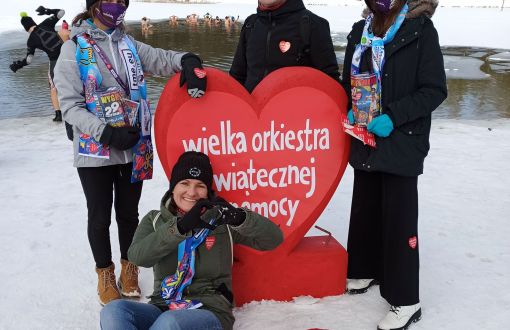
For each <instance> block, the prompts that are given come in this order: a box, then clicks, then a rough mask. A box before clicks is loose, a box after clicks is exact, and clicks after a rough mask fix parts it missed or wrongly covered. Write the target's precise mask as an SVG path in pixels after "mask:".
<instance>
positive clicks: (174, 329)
mask: <svg viewBox="0 0 510 330" xmlns="http://www.w3.org/2000/svg"><path fill="white" fill-rule="evenodd" d="M100 324H101V329H103V330H116V329H118V330H131V329H136V330H141V329H151V330H158V329H161V330H163V329H165V330H187V329H193V330H222V329H223V328H222V326H221V323H220V321H219V320H218V318H217V317H216V316H215V315H214V313H213V312H211V311H208V310H205V309H185V310H178V311H170V310H168V311H165V312H163V311H161V309H159V308H158V307H156V306H154V305H151V304H146V303H139V302H136V301H129V300H120V299H119V300H114V301H112V302H110V303H108V304H106V305H105V306H104V307H103V309H102V310H101V321H100Z"/></svg>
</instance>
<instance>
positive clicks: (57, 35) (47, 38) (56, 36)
mask: <svg viewBox="0 0 510 330" xmlns="http://www.w3.org/2000/svg"><path fill="white" fill-rule="evenodd" d="M36 11H37V13H38V15H51V16H50V17H48V18H46V19H45V20H44V21H42V22H41V23H40V24H36V23H35V22H34V20H33V19H32V17H30V16H28V15H27V13H26V12H21V13H20V16H21V25H23V27H24V28H25V30H26V31H27V32H28V33H29V34H30V35H29V37H28V40H27V55H26V56H25V58H24V59H22V60H17V61H14V62H12V64H11V65H10V66H9V67H10V68H11V70H12V72H17V71H18V70H19V69H21V68H23V67H24V66H27V65H29V64H30V63H32V59H33V58H34V55H35V50H36V49H40V50H42V51H43V52H45V53H46V55H48V58H49V60H50V65H49V70H48V82H49V86H50V95H51V103H52V105H53V108H54V110H55V117H54V118H53V121H56V122H60V121H62V113H61V112H60V105H59V103H58V97H57V89H56V88H55V84H54V82H53V78H54V74H53V69H54V68H55V64H56V63H57V59H58V57H59V55H60V48H61V47H62V44H63V43H64V41H66V40H67V39H69V31H66V30H61V31H60V32H57V31H55V25H56V24H57V22H58V21H59V20H60V19H61V18H62V17H63V16H64V14H65V11H64V10H63V9H48V8H44V7H43V6H39V7H38V8H37V9H36Z"/></svg>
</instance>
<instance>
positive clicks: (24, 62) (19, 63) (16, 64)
mask: <svg viewBox="0 0 510 330" xmlns="http://www.w3.org/2000/svg"><path fill="white" fill-rule="evenodd" d="M25 65H28V63H27V59H23V60H22V61H14V62H12V64H11V65H9V68H10V69H11V70H12V72H14V73H15V72H16V71H18V70H19V69H21V68H22V67H24V66H25Z"/></svg>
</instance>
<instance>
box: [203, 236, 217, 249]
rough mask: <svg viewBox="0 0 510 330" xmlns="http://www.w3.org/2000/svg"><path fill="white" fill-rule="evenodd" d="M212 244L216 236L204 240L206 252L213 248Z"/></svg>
mask: <svg viewBox="0 0 510 330" xmlns="http://www.w3.org/2000/svg"><path fill="white" fill-rule="evenodd" d="M214 243H216V236H207V238H206V239H205V247H206V249H207V250H211V249H212V247H213V246H214Z"/></svg>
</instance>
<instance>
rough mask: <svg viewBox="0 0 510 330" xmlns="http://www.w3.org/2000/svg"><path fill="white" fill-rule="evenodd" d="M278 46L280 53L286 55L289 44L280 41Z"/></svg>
mask: <svg viewBox="0 0 510 330" xmlns="http://www.w3.org/2000/svg"><path fill="white" fill-rule="evenodd" d="M279 46H280V51H281V52H282V53H286V52H288V51H289V49H290V46H291V44H290V42H288V41H285V40H282V41H280V43H279Z"/></svg>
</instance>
